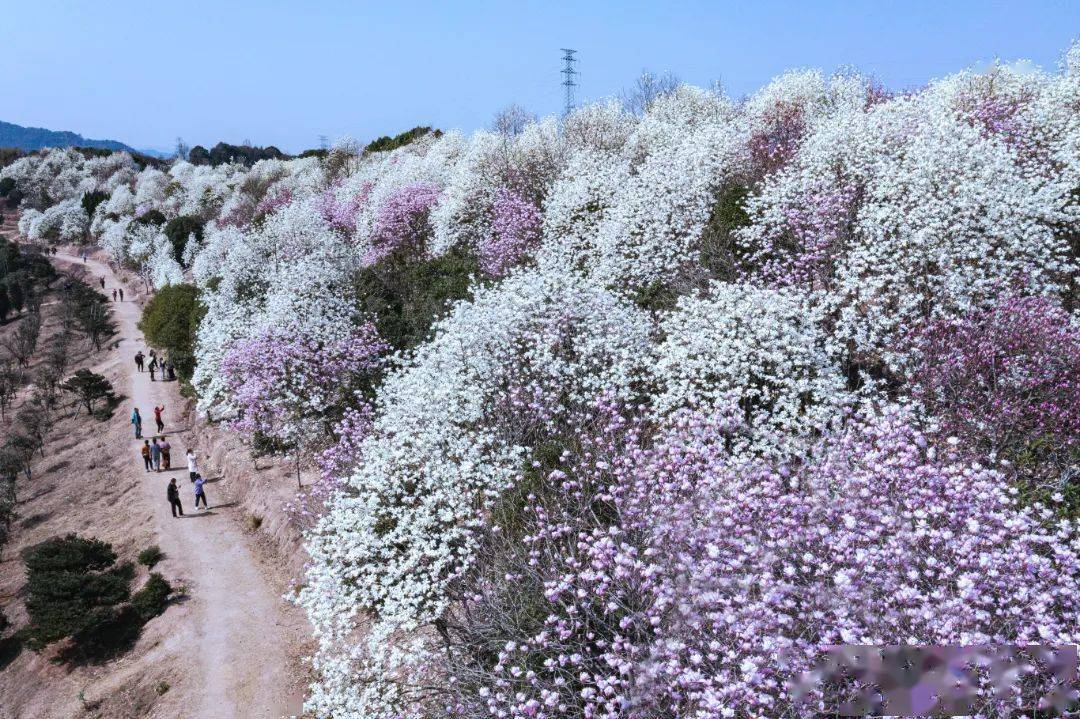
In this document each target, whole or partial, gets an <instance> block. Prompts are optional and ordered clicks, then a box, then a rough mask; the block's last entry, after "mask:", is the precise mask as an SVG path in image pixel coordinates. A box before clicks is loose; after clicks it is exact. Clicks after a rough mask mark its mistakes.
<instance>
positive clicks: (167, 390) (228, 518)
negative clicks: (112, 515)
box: [55, 254, 303, 719]
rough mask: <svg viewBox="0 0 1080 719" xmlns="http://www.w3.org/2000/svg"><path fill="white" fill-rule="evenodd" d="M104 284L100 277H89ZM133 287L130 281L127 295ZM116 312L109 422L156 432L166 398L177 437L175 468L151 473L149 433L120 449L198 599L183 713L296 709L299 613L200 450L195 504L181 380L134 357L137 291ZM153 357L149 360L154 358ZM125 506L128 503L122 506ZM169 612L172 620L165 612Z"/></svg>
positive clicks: (188, 629) (181, 577)
mask: <svg viewBox="0 0 1080 719" xmlns="http://www.w3.org/2000/svg"><path fill="white" fill-rule="evenodd" d="M55 259H57V260H59V261H61V262H63V263H65V264H71V265H76V266H79V267H84V268H86V269H87V270H89V271H90V272H91V273H92V274H93V275H94V277H93V278H88V281H90V282H91V283H93V282H94V280H96V278H97V277H105V282H106V288H107V290H106V291H109V292H110V294H111V289H112V288H113V287H120V286H122V285H121V283H120V282H119V281H118V279H117V277H116V276H115V275H114V274H113V272H112V270H111V269H110V268H109V267H108V266H107V265H105V264H103V263H101V262H97V261H95V260H93V259H90V260H88V261H87V262H85V263H84V262H83V261H82V260H81V259H80V258H78V257H74V256H71V255H65V254H58V255H56V256H55ZM92 286H93V287H94V289H98V288H99V286H98V285H97V284H92ZM126 293H127V289H126V288H125V294H126ZM110 304H111V306H112V309H113V317H114V319H115V320H116V324H117V329H118V330H119V335H118V337H119V338H120V340H119V347H118V348H117V349H115V350H113V351H118V352H119V353H120V356H121V358H122V359H123V360H124V365H123V366H124V367H126V368H127V369H126V379H127V382H128V386H127V387H123V388H119V389H121V391H124V393H125V394H126V395H127V396H128V397H129V398H130V399H129V400H126V401H125V402H124V404H123V405H122V406H121V407H120V408H119V409H118V410H117V412H116V414H115V415H114V418H113V420H112V421H114V422H128V421H129V420H130V417H131V408H132V407H133V406H134V407H138V408H139V411H140V413H141V414H142V416H143V437H144V438H151V437H153V432H154V431H155V426H154V412H153V408H154V407H155V406H161V405H164V406H165V412H164V420H165V430H164V432H165V434H166V435H167V436H168V438H169V443H170V444H171V445H172V450H171V454H172V466H173V469H172V471H169V472H165V471H162V472H161V473H159V474H156V473H149V474H148V473H146V472H145V471H144V468H143V463H142V459H141V457H140V456H139V445H141V444H142V440H135V439H134V433H133V432H129V435H128V436H129V437H131V440H130V442H131V444H130V445H128V446H124V447H120V448H117V451H118V452H124V453H128V454H130V457H131V462H130V465H129V466H130V469H129V470H125V471H127V472H129V473H130V476H131V477H132V478H138V479H139V480H140V481H139V486H140V488H141V491H140V495H139V497H138V500H137V501H138V506H137V507H130V508H128V509H127V510H126V511H133V512H134V511H138V512H140V513H143V512H145V514H146V515H147V516H148V517H149V518H150V519H149V521H151V522H152V523H153V528H154V529H155V531H156V534H157V536H158V540H159V541H158V544H159V546H160V547H161V549H162V550H163V551H164V552H165V555H166V557H167V560H168V562H169V563H168V565H167V566H168V568H169V575H171V576H169V577H168V578H169V579H170V580H171V581H173V584H174V585H177V584H183V585H184V586H185V587H186V589H187V595H188V598H187V599H186V601H187V602H189V604H190V606H191V612H190V616H191V617H193V618H194V621H188V622H186V624H187V625H188V626H177V627H175V634H174V635H173V637H172V638H174V639H176V640H177V641H178V650H179V652H180V656H182V657H184V658H185V660H187V659H188V658H189V659H190V662H191V664H190V670H191V673H192V675H193V684H194V695H193V696H192V697H191V698H190V702H189V703H187V705H186V706H187V707H188V709H189V710H188V711H185V717H191V718H192V719H203V718H205V719H230V718H232V717H236V718H237V719H240V718H244V719H248V718H253V719H264V718H265V719H278V718H279V717H282V716H289V715H294V714H299V713H300V710H301V703H302V701H303V697H302V696H301V695H300V694H299V693H298V692H297V691H296V689H295V688H294V687H295V685H296V682H295V677H294V676H290V674H291V673H292V671H291V669H290V666H291V664H290V657H289V654H288V647H289V646H290V636H289V633H290V631H291V630H295V629H296V627H295V624H296V620H295V618H293V617H290V616H289V615H288V613H287V612H286V611H285V610H286V607H285V604H284V600H282V598H281V597H280V596H279V594H278V593H277V591H276V590H275V589H274V587H273V585H272V584H271V582H269V581H267V579H266V577H265V576H264V575H263V572H262V570H261V569H260V566H259V563H258V561H257V559H256V557H255V556H254V554H253V552H252V551H251V550H250V549H249V546H248V543H249V538H248V537H247V536H246V535H245V534H244V532H243V531H242V530H241V528H240V525H239V522H240V519H241V516H240V510H239V508H238V507H236V506H235V505H234V503H232V502H230V501H229V500H228V498H227V492H228V487H227V479H223V478H219V477H217V476H216V473H215V472H214V469H213V468H212V467H211V468H206V467H205V466H203V465H204V463H205V459H204V458H203V457H201V456H200V457H199V463H200V471H201V472H203V473H204V475H205V476H207V478H208V479H209V480H210V481H208V482H207V485H206V493H207V497H208V499H209V503H210V508H209V510H208V511H202V510H196V509H195V502H194V494H193V490H192V487H191V483H190V481H189V480H188V476H187V474H188V473H187V464H186V460H185V451H186V449H187V447H186V446H185V445H184V441H183V436H182V432H183V431H184V429H185V428H183V427H176V426H175V424H173V423H171V422H170V419H171V418H172V417H174V416H175V414H176V413H177V412H178V411H179V408H180V407H181V406H182V404H183V400H182V399H181V398H180V396H179V393H178V391H177V386H176V383H175V382H151V381H150V374H149V373H148V372H137V371H136V369H135V363H134V360H133V359H132V358H133V357H134V355H135V353H136V351H138V350H139V349H142V350H143V351H144V352H147V345H146V344H145V340H144V339H143V336H142V333H141V332H139V330H138V327H137V326H136V325H137V323H138V320H139V316H140V313H141V310H140V308H139V306H138V304H136V302H134V301H132V299H131V298H130V296H128V299H127V300H126V301H124V302H111V303H110ZM148 361H149V360H148ZM173 477H175V478H176V480H177V484H178V486H179V487H180V498H181V501H182V503H183V506H184V512H185V513H186V516H185V517H183V518H177V519H174V518H173V517H172V515H171V513H170V511H169V505H168V502H167V500H166V494H165V492H166V485H167V484H168V482H169V479H171V478H173ZM118 510H119V511H125V509H124V508H123V507H120V508H118ZM163 619H165V620H166V621H168V620H169V613H168V612H166V614H165V615H164V617H163Z"/></svg>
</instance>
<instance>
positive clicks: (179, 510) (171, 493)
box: [165, 449, 209, 517]
mask: <svg viewBox="0 0 1080 719" xmlns="http://www.w3.org/2000/svg"><path fill="white" fill-rule="evenodd" d="M187 465H188V479H189V480H190V481H191V484H192V485H193V488H194V489H195V509H198V508H199V504H200V503H201V504H202V508H203V510H204V511H205V510H207V509H209V507H208V506H207V504H206V480H205V479H203V476H202V475H201V474H199V463H198V460H196V459H195V453H194V452H193V451H192V450H190V449H189V450H188V451H187ZM165 496H166V498H167V499H168V500H169V508H170V509H172V516H173V517H183V516H184V505H183V504H181V503H180V487H179V486H177V484H176V477H173V478H172V479H170V480H169V486H168V488H167V489H166V490H165Z"/></svg>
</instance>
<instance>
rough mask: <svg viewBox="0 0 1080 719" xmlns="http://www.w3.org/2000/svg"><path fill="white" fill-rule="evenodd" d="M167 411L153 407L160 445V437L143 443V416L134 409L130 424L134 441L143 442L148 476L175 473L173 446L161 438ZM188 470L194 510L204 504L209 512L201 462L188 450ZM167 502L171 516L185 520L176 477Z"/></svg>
mask: <svg viewBox="0 0 1080 719" xmlns="http://www.w3.org/2000/svg"><path fill="white" fill-rule="evenodd" d="M164 411H165V405H161V406H160V407H159V406H157V405H155V406H154V423H155V425H156V426H157V431H158V434H159V435H161V441H160V442H159V441H158V437H153V438H151V439H143V436H142V415H141V414H139V408H138V407H135V408H134V409H133V410H132V412H131V424H132V425H134V427H135V439H142V440H143V443H142V446H141V447H140V448H139V453H140V454H141V455H142V458H143V465H144V467H145V468H146V471H147V472H150V471H154V472H161V471H162V470H164V471H166V472H167V471H169V470H170V469H172V445H170V444H169V440H168V438H166V437H165V435H163V434H161V433H162V431H163V430H164V429H165V420H164V419H163V417H162V412H164ZM187 466H188V479H189V480H190V481H191V484H192V485H193V487H194V489H195V508H196V509H198V508H199V505H200V504H201V505H202V508H203V509H204V510H206V509H209V506H208V505H207V502H206V489H205V485H206V480H205V479H204V478H203V476H202V475H201V474H199V462H198V460H197V459H196V458H195V452H194V451H192V450H191V449H189V450H187ZM166 498H167V499H168V500H169V507H170V509H172V516H173V517H183V516H184V506H183V504H181V503H180V488H179V487H178V486H177V484H176V478H175V477H173V478H172V479H171V480H169V486H168V489H167V492H166Z"/></svg>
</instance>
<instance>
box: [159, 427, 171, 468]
mask: <svg viewBox="0 0 1080 719" xmlns="http://www.w3.org/2000/svg"><path fill="white" fill-rule="evenodd" d="M171 450H172V445H170V444H169V440H167V439H165V435H161V468H162V469H164V470H166V471H168V470H170V469H172V456H171V455H170V454H169V452H170V451H171Z"/></svg>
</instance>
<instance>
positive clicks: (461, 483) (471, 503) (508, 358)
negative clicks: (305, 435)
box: [300, 272, 651, 716]
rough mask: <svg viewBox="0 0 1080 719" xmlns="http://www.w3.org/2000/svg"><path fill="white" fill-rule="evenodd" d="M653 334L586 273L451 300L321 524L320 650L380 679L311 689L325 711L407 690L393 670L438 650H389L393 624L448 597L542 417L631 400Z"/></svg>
mask: <svg viewBox="0 0 1080 719" xmlns="http://www.w3.org/2000/svg"><path fill="white" fill-rule="evenodd" d="M650 333H651V324H650V320H649V318H648V316H647V315H646V314H645V313H643V312H641V311H639V310H637V309H635V308H633V307H632V306H630V305H628V304H627V303H625V302H624V301H622V300H619V299H618V298H617V297H616V296H614V295H612V294H611V293H609V292H607V291H605V290H603V289H601V288H597V287H596V286H594V285H592V284H590V283H588V282H585V281H583V280H581V279H580V278H577V277H575V276H573V275H554V274H553V275H547V274H541V273H536V272H525V273H519V274H517V275H515V276H512V277H510V278H508V279H507V280H506V281H505V282H504V283H502V284H500V285H498V286H497V287H495V288H493V289H489V290H481V291H479V292H478V293H477V297H476V299H475V300H474V301H473V302H469V303H464V304H460V305H458V306H457V307H455V308H454V310H453V311H452V312H451V313H450V315H449V316H448V317H447V318H446V319H445V320H443V321H442V322H440V323H439V325H438V326H437V331H436V336H435V338H434V339H433V340H432V341H431V342H430V343H429V344H427V345H425V346H423V347H422V348H421V349H420V350H419V351H418V352H417V353H416V355H415V356H414V357H411V358H409V359H408V360H406V361H405V362H404V364H403V366H402V367H401V368H400V369H399V370H398V371H396V372H394V373H393V374H392V375H391V376H390V377H389V378H388V379H387V380H386V382H385V383H384V385H383V387H382V388H381V390H380V399H379V408H378V409H379V413H378V417H377V419H376V423H375V429H374V432H373V434H372V436H371V437H370V438H369V439H368V440H367V441H366V442H365V444H364V446H363V449H362V456H363V457H364V462H363V463H362V465H361V467H360V468H359V469H357V471H356V473H355V474H354V475H353V476H352V477H349V478H348V479H347V481H346V488H345V490H344V491H343V492H342V493H340V494H339V496H338V497H337V498H336V500H335V501H334V502H333V503H332V506H331V509H330V511H329V513H328V514H327V515H326V516H325V517H324V518H323V519H322V521H321V522H320V523H319V524H318V526H317V527H316V528H315V530H314V532H312V534H311V535H310V537H309V544H308V550H309V552H310V554H311V557H312V569H311V571H310V572H309V574H308V582H307V584H306V585H305V587H304V589H303V591H302V592H301V597H300V601H301V603H302V604H303V605H304V606H305V607H306V608H307V609H308V614H309V616H310V617H311V619H312V621H313V623H314V625H315V628H316V635H317V637H318V638H319V643H320V648H319V652H318V656H317V664H318V665H319V666H321V667H322V668H323V669H324V671H326V672H327V673H328V675H329V676H330V677H338V678H340V677H346V676H349V674H350V672H352V671H360V669H359V668H358V666H354V660H359V664H362V665H364V666H366V667H367V668H366V670H364V674H365V676H368V677H369V678H370V681H371V682H374V684H368V683H357V682H352V683H340V682H338V687H337V690H336V691H333V692H326V693H321V692H320V693H317V694H316V695H315V697H314V698H313V699H312V700H311V705H312V707H313V708H314V710H315V711H316V712H317V713H320V714H321V715H334V716H339V715H340V716H350V715H354V714H352V713H353V712H359V713H363V712H365V711H370V708H371V707H372V703H371V702H372V701H374V700H376V699H378V700H379V702H380V704H382V703H383V702H384V701H385V699H392V698H394V697H395V696H400V695H398V694H397V693H396V692H394V691H393V685H394V683H395V682H394V677H395V676H396V675H397V674H398V673H399V672H401V671H408V672H416V671H418V667H419V666H420V665H422V664H423V663H425V662H426V661H427V654H426V653H425V652H419V653H414V654H409V655H406V654H403V653H402V651H401V647H398V648H397V649H396V650H390V649H388V648H387V647H386V646H384V643H385V642H384V640H385V638H386V637H388V636H391V635H399V634H400V633H402V632H410V631H415V630H416V629H417V628H419V627H422V626H424V625H426V624H429V623H430V622H431V621H432V620H434V619H436V618H438V617H439V616H440V615H441V614H442V612H443V611H444V610H445V609H446V606H447V602H448V595H447V587H448V586H449V585H450V583H451V582H452V581H453V580H454V578H455V577H458V576H460V574H461V573H462V572H464V571H466V570H467V569H468V567H469V565H470V562H471V559H472V552H473V549H474V541H475V540H474V530H475V529H476V528H477V527H479V526H480V524H481V523H482V522H483V521H484V516H485V514H484V510H485V508H487V507H489V506H490V504H491V503H492V502H493V501H494V500H496V499H497V498H498V497H499V496H500V495H501V493H502V492H503V491H505V490H506V489H507V488H508V487H509V486H511V484H512V483H513V481H514V480H515V478H516V477H517V476H518V475H519V474H520V472H521V471H522V470H523V469H524V466H525V465H524V463H525V461H526V459H527V458H528V450H527V448H526V446H524V444H525V442H526V440H527V437H528V436H529V434H530V432H531V431H533V430H534V428H535V427H536V426H545V425H548V426H550V425H554V424H556V423H558V421H559V420H560V418H564V416H565V413H567V412H569V411H570V410H571V409H572V408H573V407H574V406H580V405H582V404H583V403H587V402H590V401H591V398H593V397H596V396H601V395H604V394H610V395H612V396H621V397H623V398H626V399H629V397H630V394H631V385H632V383H633V380H634V378H637V377H641V376H642V372H643V370H642V363H643V362H644V361H645V360H646V357H647V352H648V347H649V338H650ZM360 608H362V609H364V610H366V611H369V612H372V613H373V616H374V619H373V620H372V619H369V618H366V617H365V615H364V614H362V613H360V612H359V611H358V610H359V609H360ZM368 621H374V625H373V627H372V628H371V631H370V633H369V634H366V635H363V637H362V639H357V636H358V635H357V630H358V629H359V628H360V627H361V626H362V625H363V624H364V623H365V622H368ZM325 688H326V687H325V686H324V687H323V689H325ZM380 697H382V699H380ZM383 705H384V706H392V704H383Z"/></svg>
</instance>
